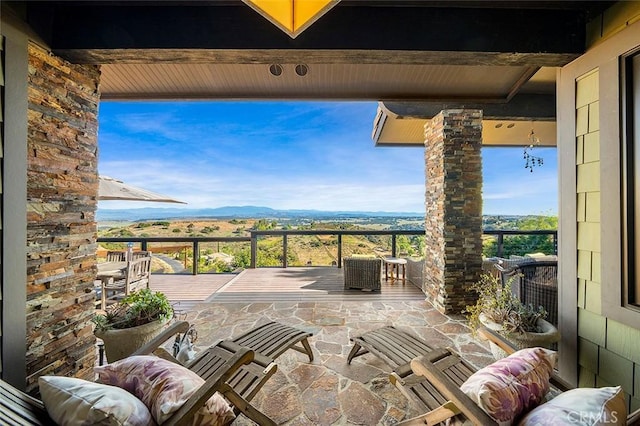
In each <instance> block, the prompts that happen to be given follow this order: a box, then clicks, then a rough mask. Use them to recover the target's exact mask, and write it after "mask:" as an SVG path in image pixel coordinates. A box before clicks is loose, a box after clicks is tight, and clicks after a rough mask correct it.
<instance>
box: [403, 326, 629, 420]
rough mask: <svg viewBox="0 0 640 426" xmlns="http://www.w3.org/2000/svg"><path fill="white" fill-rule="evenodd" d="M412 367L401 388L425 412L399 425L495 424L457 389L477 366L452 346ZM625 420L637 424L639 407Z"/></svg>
mask: <svg viewBox="0 0 640 426" xmlns="http://www.w3.org/2000/svg"><path fill="white" fill-rule="evenodd" d="M479 332H480V334H481V336H483V337H484V338H487V339H489V340H491V341H493V342H495V343H496V344H498V345H499V346H500V347H501V348H502V349H504V350H505V351H506V352H507V353H513V352H515V350H516V349H515V348H514V347H513V346H512V345H511V344H510V343H509V342H507V341H505V340H504V338H502V336H500V335H498V334H497V333H495V332H493V331H491V330H487V329H481V330H480V331H479ZM411 368H412V370H413V372H414V375H413V376H412V377H411V378H410V380H408V381H405V382H404V383H402V387H400V389H401V390H402V391H403V393H404V394H405V395H407V396H409V397H410V398H411V399H412V400H414V401H416V402H418V403H419V405H421V406H422V407H423V409H424V411H425V414H422V415H420V416H418V417H414V418H412V419H408V420H405V421H403V422H400V423H398V425H402V426H414V425H435V424H438V423H441V422H445V421H449V422H453V423H456V424H458V423H464V424H467V423H468V424H474V425H487V426H490V425H497V423H496V422H495V420H493V419H492V418H491V417H490V416H489V415H487V414H486V413H485V412H484V411H483V410H482V409H481V408H480V407H478V406H477V405H476V404H475V403H474V402H473V401H472V400H471V398H469V397H468V396H467V395H466V394H465V393H464V392H462V391H461V390H460V386H461V385H462V384H463V383H464V382H465V381H466V380H467V379H468V378H469V376H471V375H472V374H473V373H474V372H475V371H476V369H475V368H474V367H473V366H471V365H470V364H469V363H468V362H466V361H465V360H464V359H462V358H460V356H458V355H457V354H455V353H454V352H453V351H452V350H451V349H435V350H433V351H432V352H430V353H428V354H426V355H422V356H419V357H417V358H415V359H414V360H413V361H411ZM550 383H551V386H552V388H554V389H555V391H556V392H558V391H559V392H563V391H566V390H569V389H571V386H569V385H568V384H567V383H566V382H565V381H563V380H562V379H561V378H560V377H558V376H556V375H555V374H554V375H552V376H551V378H550ZM627 424H628V425H638V424H640V410H636V411H635V412H633V413H631V414H629V416H627Z"/></svg>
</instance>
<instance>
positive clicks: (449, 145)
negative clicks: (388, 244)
mask: <svg viewBox="0 0 640 426" xmlns="http://www.w3.org/2000/svg"><path fill="white" fill-rule="evenodd" d="M481 146H482V110H471V109H469V110H465V109H450V110H443V111H441V112H440V113H439V114H438V115H436V116H435V117H434V118H433V119H432V120H431V121H430V122H428V123H427V124H426V125H425V164H426V194H425V204H426V216H425V230H426V252H425V262H424V270H423V277H424V282H423V291H424V292H425V294H426V295H427V300H429V301H430V302H431V303H433V305H434V306H435V307H436V308H437V309H438V310H439V311H440V312H443V313H446V314H449V313H453V314H459V313H461V312H462V310H464V308H465V307H466V306H467V305H471V304H473V303H474V300H473V299H474V298H473V293H471V292H469V291H468V287H469V285H470V284H472V283H473V282H474V281H476V280H477V279H478V278H479V277H480V272H481V268H482V157H481V152H480V148H481Z"/></svg>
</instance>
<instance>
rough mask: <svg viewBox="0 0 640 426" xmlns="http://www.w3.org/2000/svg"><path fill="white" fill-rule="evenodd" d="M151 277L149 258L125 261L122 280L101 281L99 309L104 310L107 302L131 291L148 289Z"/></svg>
mask: <svg viewBox="0 0 640 426" xmlns="http://www.w3.org/2000/svg"><path fill="white" fill-rule="evenodd" d="M150 277H151V256H143V257H138V258H135V259H131V260H129V261H127V267H126V268H125V270H124V276H123V277H122V278H119V279H118V278H117V277H116V279H109V280H102V282H101V292H100V297H101V307H102V309H105V308H106V306H107V302H108V301H109V300H111V301H117V299H118V298H120V297H122V296H126V295H127V294H129V293H130V292H132V291H136V290H140V289H143V288H148V287H149V279H150Z"/></svg>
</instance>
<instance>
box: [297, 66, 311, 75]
mask: <svg viewBox="0 0 640 426" xmlns="http://www.w3.org/2000/svg"><path fill="white" fill-rule="evenodd" d="M308 72H309V67H307V66H306V65H304V64H300V65H296V74H298V75H299V76H300V77H304V76H305V75H307V73H308Z"/></svg>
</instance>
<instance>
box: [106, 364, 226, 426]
mask: <svg viewBox="0 0 640 426" xmlns="http://www.w3.org/2000/svg"><path fill="white" fill-rule="evenodd" d="M95 371H96V373H98V377H99V379H100V381H101V382H103V383H107V384H111V385H115V386H118V387H121V388H123V389H125V390H127V391H129V392H131V393H132V394H133V395H135V396H136V397H138V398H139V399H140V400H141V401H142V402H144V403H145V405H146V406H147V407H148V408H149V411H150V412H151V414H152V415H153V417H154V419H155V421H156V422H157V423H158V424H159V425H162V423H164V422H165V421H166V420H167V419H168V418H170V417H171V415H172V414H173V413H174V412H175V411H177V410H178V409H180V407H182V405H183V404H184V403H185V402H186V401H187V400H188V399H189V397H190V396H191V395H193V394H194V393H195V392H196V391H197V390H198V388H199V387H200V386H202V385H203V384H204V380H203V379H202V378H201V377H200V376H198V375H197V374H196V373H194V372H193V371H191V370H189V369H187V368H185V367H183V366H181V365H179V364H176V363H174V362H171V361H167V360H165V359H162V358H158V357H156V356H147V355H141V356H130V357H128V358H125V359H122V360H120V361H116V362H114V363H112V364H107V365H104V366H101V367H95ZM233 418H234V414H233V410H232V409H231V407H230V406H229V404H228V403H227V401H226V400H225V399H224V398H223V397H222V396H221V395H220V394H218V393H215V394H214V395H213V396H212V397H211V398H210V399H209V400H208V401H207V402H206V404H205V405H204V407H202V408H201V409H200V410H199V411H198V412H197V413H196V415H195V416H194V417H193V421H192V423H191V424H192V425H202V424H206V425H222V424H225V423H226V422H228V421H229V420H231V419H233Z"/></svg>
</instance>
